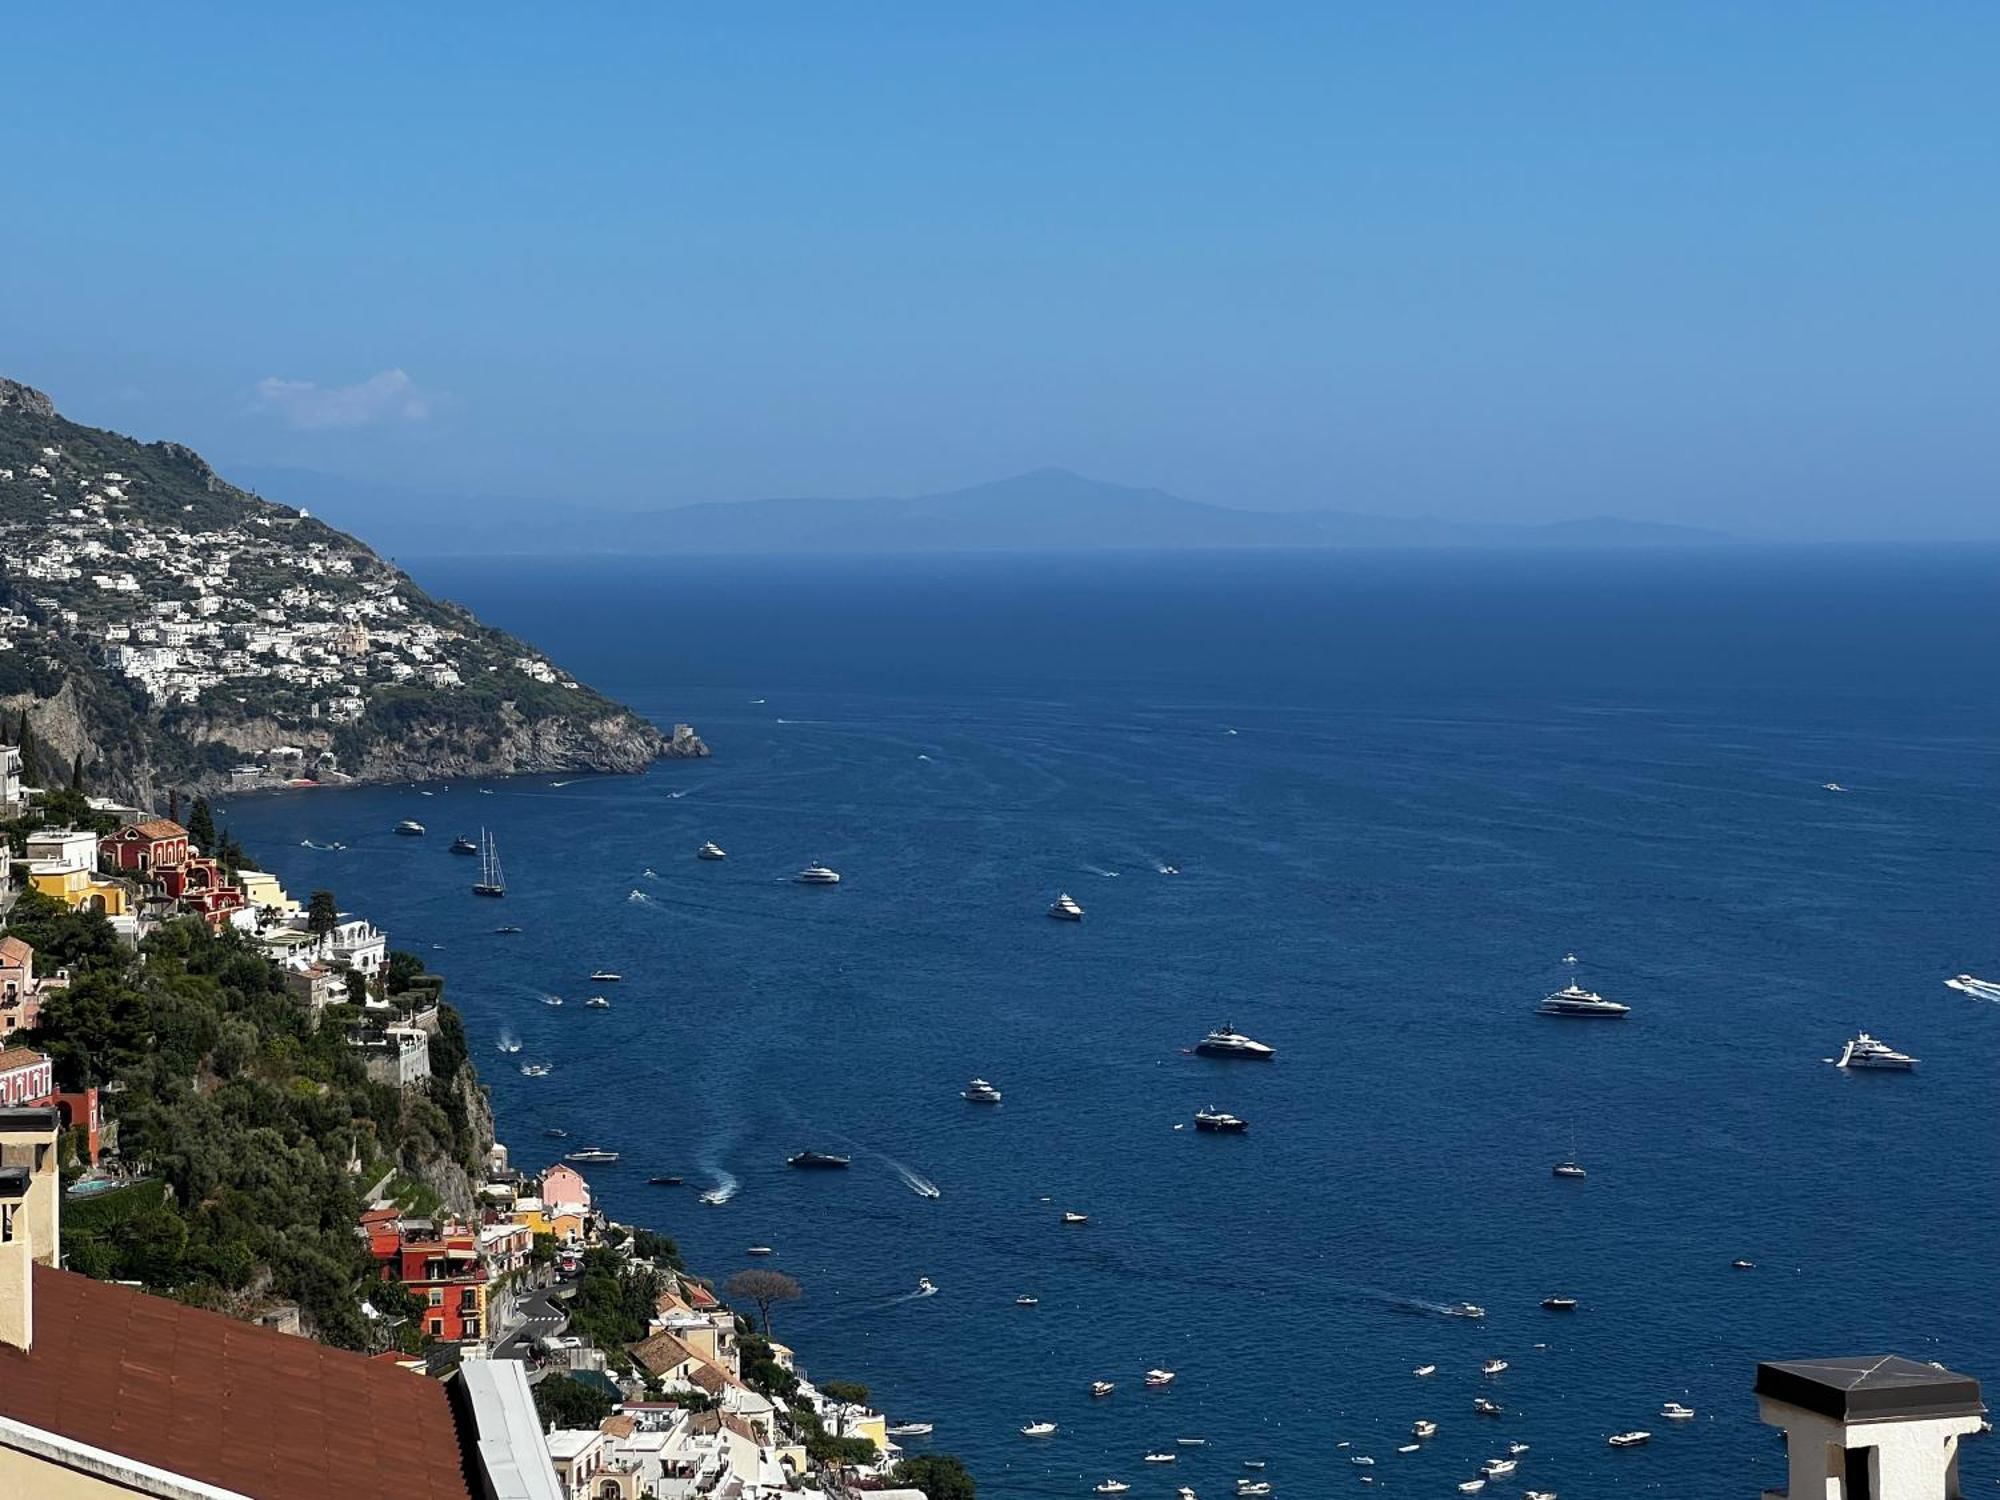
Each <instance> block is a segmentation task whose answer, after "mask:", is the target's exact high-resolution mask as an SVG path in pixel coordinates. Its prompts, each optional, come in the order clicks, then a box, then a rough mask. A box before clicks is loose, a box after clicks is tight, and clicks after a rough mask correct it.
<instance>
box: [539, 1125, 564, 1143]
mask: <svg viewBox="0 0 2000 1500" xmlns="http://www.w3.org/2000/svg"><path fill="white" fill-rule="evenodd" d="M542 1134H543V1135H545V1136H547V1137H548V1138H549V1139H550V1140H552V1141H566V1140H568V1139H569V1132H568V1131H567V1130H564V1129H562V1128H561V1127H560V1126H556V1125H551V1126H550V1127H549V1128H548V1129H547V1130H544V1131H543V1132H542Z"/></svg>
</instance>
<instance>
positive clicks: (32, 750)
mask: <svg viewBox="0 0 2000 1500" xmlns="http://www.w3.org/2000/svg"><path fill="white" fill-rule="evenodd" d="M14 743H15V745H16V746H18V747H19V748H20V751H21V779H22V780H23V781H26V782H28V783H29V784H30V785H35V786H39V785H40V784H41V777H39V776H37V775H36V774H35V758H36V756H37V755H38V754H39V751H38V750H37V749H36V746H35V737H34V734H33V733H32V732H31V731H30V730H29V728H28V711H27V710H26V709H25V708H24V709H22V710H21V731H20V733H19V734H17V735H15V736H14Z"/></svg>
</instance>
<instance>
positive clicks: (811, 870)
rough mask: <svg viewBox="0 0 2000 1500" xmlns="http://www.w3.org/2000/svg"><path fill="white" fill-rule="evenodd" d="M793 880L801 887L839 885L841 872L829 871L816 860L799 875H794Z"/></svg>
mask: <svg viewBox="0 0 2000 1500" xmlns="http://www.w3.org/2000/svg"><path fill="white" fill-rule="evenodd" d="M792 879H793V881H794V882H795V883H797V884H799V885H839V884H840V872H839V871H837V870H829V869H828V868H827V867H826V866H825V865H823V864H821V863H820V862H819V861H818V860H814V861H813V862H812V863H811V864H809V865H807V866H806V867H805V868H804V869H803V870H801V871H799V873H798V874H796V875H794V876H793V877H792Z"/></svg>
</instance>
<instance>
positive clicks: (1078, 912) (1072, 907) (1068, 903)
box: [1049, 891, 1083, 922]
mask: <svg viewBox="0 0 2000 1500" xmlns="http://www.w3.org/2000/svg"><path fill="white" fill-rule="evenodd" d="M1049 915H1050V916H1052V917H1054V918H1055V919H1056V920H1057V921H1058V922H1081V921H1082V920H1083V908H1082V907H1081V906H1078V905H1077V904H1076V898H1075V897H1074V896H1072V895H1071V894H1070V893H1069V892H1068V891H1063V892H1061V893H1060V894H1059V895H1057V897H1056V899H1055V901H1054V902H1053V903H1051V904H1050V906H1049Z"/></svg>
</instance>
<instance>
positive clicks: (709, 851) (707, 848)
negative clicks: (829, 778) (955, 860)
mask: <svg viewBox="0 0 2000 1500" xmlns="http://www.w3.org/2000/svg"><path fill="white" fill-rule="evenodd" d="M694 857H695V858H696V859H727V858H729V854H728V852H727V851H726V850H724V849H723V847H722V845H720V844H718V843H716V842H715V840H714V839H710V840H709V841H708V842H707V843H705V844H703V845H702V846H701V847H700V848H699V849H697V850H695V851H694ZM891 1430H892V1431H893V1430H894V1429H891Z"/></svg>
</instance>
